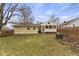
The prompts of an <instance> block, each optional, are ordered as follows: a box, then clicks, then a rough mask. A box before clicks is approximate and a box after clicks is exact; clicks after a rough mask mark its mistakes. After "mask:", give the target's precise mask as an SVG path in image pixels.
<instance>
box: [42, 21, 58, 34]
mask: <svg viewBox="0 0 79 59" xmlns="http://www.w3.org/2000/svg"><path fill="white" fill-rule="evenodd" d="M41 32H42V33H56V32H57V28H56V25H55V24H54V23H52V22H46V23H43V24H41Z"/></svg>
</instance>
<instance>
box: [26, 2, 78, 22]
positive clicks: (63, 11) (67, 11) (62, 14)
mask: <svg viewBox="0 0 79 59" xmlns="http://www.w3.org/2000/svg"><path fill="white" fill-rule="evenodd" d="M25 5H28V6H29V7H30V8H31V10H32V12H33V15H34V17H35V22H36V21H40V22H41V21H42V22H45V21H47V20H48V19H49V18H50V16H51V15H52V14H55V15H56V16H57V17H59V18H60V21H61V22H63V21H68V20H71V19H73V18H76V17H79V4H78V3H73V4H72V3H27V4H25Z"/></svg>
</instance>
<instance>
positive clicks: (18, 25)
mask: <svg viewBox="0 0 79 59" xmlns="http://www.w3.org/2000/svg"><path fill="white" fill-rule="evenodd" d="M27 26H29V27H38V26H40V25H39V24H33V23H31V22H27V23H26V24H23V23H19V24H17V25H14V27H27Z"/></svg>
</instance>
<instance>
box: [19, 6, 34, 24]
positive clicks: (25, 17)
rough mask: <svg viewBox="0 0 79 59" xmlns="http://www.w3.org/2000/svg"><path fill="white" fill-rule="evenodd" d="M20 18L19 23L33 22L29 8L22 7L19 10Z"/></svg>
mask: <svg viewBox="0 0 79 59" xmlns="http://www.w3.org/2000/svg"><path fill="white" fill-rule="evenodd" d="M20 13H21V18H20V22H21V23H24V24H26V23H27V22H33V21H34V16H33V15H32V11H31V9H30V7H29V6H24V5H23V6H22V7H21V8H20Z"/></svg>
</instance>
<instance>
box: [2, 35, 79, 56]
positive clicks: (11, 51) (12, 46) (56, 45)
mask: <svg viewBox="0 0 79 59" xmlns="http://www.w3.org/2000/svg"><path fill="white" fill-rule="evenodd" d="M0 55H3V56H6V55H11V56H17V55H18V56H28V55H30V56H37V55H38V56H40V55H41V56H47V55H48V56H53V55H56V56H58V55H68V56H69V55H79V54H78V53H77V52H74V51H72V49H70V46H69V45H63V44H61V43H60V42H59V41H57V40H56V39H55V35H53V34H39V35H13V36H8V37H3V38H0Z"/></svg>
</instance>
